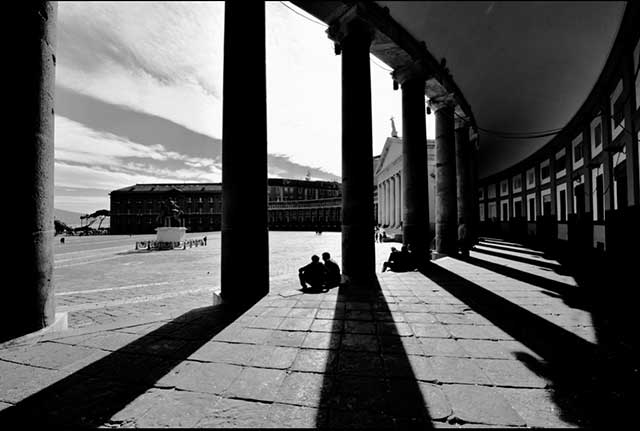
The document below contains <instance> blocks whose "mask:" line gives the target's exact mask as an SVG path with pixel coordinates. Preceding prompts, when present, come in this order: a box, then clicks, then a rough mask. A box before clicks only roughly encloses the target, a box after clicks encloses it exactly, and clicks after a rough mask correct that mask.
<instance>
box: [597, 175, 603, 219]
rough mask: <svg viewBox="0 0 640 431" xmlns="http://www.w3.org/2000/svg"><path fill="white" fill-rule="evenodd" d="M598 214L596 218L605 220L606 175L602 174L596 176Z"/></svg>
mask: <svg viewBox="0 0 640 431" xmlns="http://www.w3.org/2000/svg"><path fill="white" fill-rule="evenodd" d="M596 214H597V219H596V220H599V221H602V220H604V175H602V174H599V175H598V176H596Z"/></svg>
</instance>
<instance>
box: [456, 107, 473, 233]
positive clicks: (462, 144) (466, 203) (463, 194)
mask: <svg viewBox="0 0 640 431" xmlns="http://www.w3.org/2000/svg"><path fill="white" fill-rule="evenodd" d="M454 124H455V137H456V144H455V147H456V184H457V198H458V202H457V208H458V210H457V213H458V220H460V219H462V220H463V222H464V224H465V225H466V226H467V231H468V230H469V227H470V226H471V223H472V215H471V210H472V206H473V203H472V201H471V193H472V192H471V185H472V181H471V148H470V147H471V143H470V142H469V123H468V122H467V121H466V120H461V119H459V118H456V119H455V121H454Z"/></svg>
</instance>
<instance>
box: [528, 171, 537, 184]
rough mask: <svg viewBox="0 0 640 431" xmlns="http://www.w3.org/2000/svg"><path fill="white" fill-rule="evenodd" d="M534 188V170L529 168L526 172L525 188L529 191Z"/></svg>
mask: <svg viewBox="0 0 640 431" xmlns="http://www.w3.org/2000/svg"><path fill="white" fill-rule="evenodd" d="M535 186H536V170H535V168H531V169H529V170H528V171H527V188H528V189H531V188H533V187H535Z"/></svg>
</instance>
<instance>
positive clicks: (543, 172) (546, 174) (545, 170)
mask: <svg viewBox="0 0 640 431" xmlns="http://www.w3.org/2000/svg"><path fill="white" fill-rule="evenodd" d="M540 177H541V178H542V180H543V181H544V180H548V179H549V164H548V163H547V165H546V166H542V167H541V168H540Z"/></svg>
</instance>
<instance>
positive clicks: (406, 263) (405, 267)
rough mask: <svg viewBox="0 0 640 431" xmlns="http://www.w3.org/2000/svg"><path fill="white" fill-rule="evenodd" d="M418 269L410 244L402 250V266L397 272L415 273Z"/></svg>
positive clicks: (400, 265)
mask: <svg viewBox="0 0 640 431" xmlns="http://www.w3.org/2000/svg"><path fill="white" fill-rule="evenodd" d="M416 267H417V265H416V262H415V256H414V255H413V253H412V250H411V247H410V246H409V245H408V244H405V245H403V246H402V247H401V248H400V264H399V268H398V269H397V271H413V270H414V269H416Z"/></svg>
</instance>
